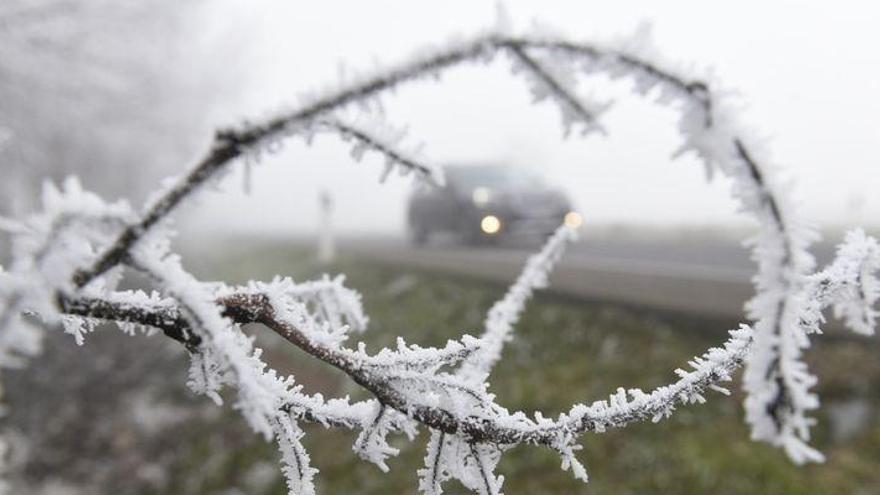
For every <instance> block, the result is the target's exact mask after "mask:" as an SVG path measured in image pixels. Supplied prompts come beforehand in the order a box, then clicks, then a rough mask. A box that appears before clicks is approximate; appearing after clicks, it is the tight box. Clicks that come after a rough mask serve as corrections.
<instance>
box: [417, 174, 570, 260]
mask: <svg viewBox="0 0 880 495" xmlns="http://www.w3.org/2000/svg"><path fill="white" fill-rule="evenodd" d="M444 170H445V174H446V185H445V186H444V187H425V186H422V187H420V188H417V189H416V190H415V191H414V193H413V195H412V196H411V197H410V200H409V211H408V225H409V231H410V236H411V238H412V240H413V241H414V242H416V243H424V242H426V241H427V240H428V237H429V236H430V235H431V234H433V233H436V232H449V233H453V234H455V235H456V236H457V238H458V239H459V240H460V241H462V242H464V243H468V244H477V243H480V242H487V241H494V240H497V239H499V238H501V237H503V236H509V235H512V234H523V235H531V236H546V235H548V234H550V233H552V232H553V231H554V230H555V229H556V228H557V227H558V226H559V225H560V224H562V223H563V222H565V223H566V224H568V225H569V226H571V227H575V228H576V227H579V226H580V223H581V217H580V215H579V214H578V213H576V212H575V211H573V209H572V206H571V201H569V199H568V197H567V196H566V195H565V193H564V192H563V191H562V190H561V189H559V188H558V187H554V186H552V185H550V184H548V183H547V181H546V180H545V179H544V176H543V175H542V174H541V173H540V172H539V171H538V170H536V169H533V168H528V167H515V166H504V165H472V166H450V167H446V168H445V169H444Z"/></svg>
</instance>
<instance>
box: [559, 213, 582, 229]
mask: <svg viewBox="0 0 880 495" xmlns="http://www.w3.org/2000/svg"><path fill="white" fill-rule="evenodd" d="M563 222H564V223H565V226H566V227H568V228H570V229H577V228H580V226H581V225H583V224H584V219H583V218H582V217H581V214H580V213H578V212H576V211H570V212H568V213H566V214H565V218H564V219H563Z"/></svg>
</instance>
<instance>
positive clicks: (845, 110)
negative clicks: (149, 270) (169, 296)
mask: <svg viewBox="0 0 880 495" xmlns="http://www.w3.org/2000/svg"><path fill="white" fill-rule="evenodd" d="M505 4H506V7H507V11H508V13H509V15H510V17H511V18H512V19H513V21H514V25H515V26H516V27H527V26H529V24H530V23H532V22H533V21H534V20H538V21H540V22H541V23H544V24H548V25H551V26H554V27H555V28H558V29H559V30H561V31H562V32H564V33H566V34H568V35H570V36H572V37H574V38H583V39H603V38H607V37H612V36H626V35H629V34H632V33H633V32H635V31H636V30H637V29H638V27H639V26H640V25H642V24H643V23H650V24H651V25H652V26H653V37H654V39H655V43H656V45H657V48H658V49H659V51H660V52H661V53H663V54H665V55H667V56H669V57H670V58H671V59H673V60H680V61H684V62H691V63H693V64H694V65H695V66H698V67H711V68H713V70H714V72H715V73H716V74H717V76H718V79H719V80H721V81H722V82H723V83H724V85H725V86H726V87H727V88H732V89H735V90H736V91H737V92H738V93H739V95H738V99H739V101H740V102H741V103H742V104H743V105H744V110H743V112H744V113H745V120H746V121H747V122H749V123H750V124H752V125H753V126H754V127H755V128H756V129H757V130H758V131H759V132H760V133H762V134H765V135H766V136H768V138H769V142H770V148H771V150H772V151H773V154H774V156H775V161H776V162H777V163H778V164H779V165H780V166H783V167H784V168H785V169H786V170H787V172H788V176H790V177H791V178H792V181H793V183H794V187H795V189H794V190H795V196H796V198H798V200H799V201H800V203H801V205H802V210H803V213H804V215H805V216H806V217H808V218H811V219H813V220H814V221H815V222H817V223H818V224H820V225H824V226H835V227H848V226H855V225H877V224H878V223H880V222H878V219H880V198H878V196H877V194H875V193H874V191H876V190H877V189H878V187H880V173H878V172H877V168H878V166H880V150H878V147H877V146H876V144H877V143H878V141H880V125H878V124H877V122H876V115H877V114H878V113H880V99H878V98H877V97H876V95H877V92H878V90H880V53H878V52H877V50H876V46H880V35H878V34H877V29H876V26H877V25H878V24H880V8H878V7H874V6H872V5H870V4H867V3H865V2H835V3H833V4H831V3H811V4H804V3H802V2H793V1H790V2H773V3H772V4H768V3H767V2H737V3H728V4H714V3H713V4H711V5H710V4H708V3H706V2H696V1H694V2H663V4H662V5H660V4H658V3H657V2H650V1H642V2H634V1H630V2H603V3H601V4H600V3H597V2H563V1H540V2H538V1H524V0H523V1H508V2H506V3H505ZM181 15H182V14H181ZM495 19H496V6H495V5H494V2H473V1H445V2H431V3H427V2H405V1H380V2H369V3H366V2H352V1H348V2H345V1H324V2H316V3H311V4H309V7H308V8H307V9H305V8H303V7H302V6H301V5H300V4H299V3H297V2H281V1H269V0H257V1H251V2H238V1H232V0H220V1H214V2H204V3H203V7H202V8H201V10H200V11H198V12H197V15H196V16H195V17H190V18H189V20H188V21H187V22H188V24H185V28H184V31H183V33H182V34H181V35H180V36H179V37H180V39H179V40H178V41H175V43H179V45H180V46H181V47H183V46H186V47H188V48H187V49H186V50H181V51H180V53H181V55H180V57H188V58H186V59H183V60H181V59H179V58H180V57H177V58H175V59H174V63H173V64H172V63H169V64H168V76H169V77H171V76H175V77H179V73H180V72H181V71H187V70H189V71H191V72H192V76H191V81H190V82H189V85H188V86H187V90H188V91H193V90H195V92H196V93H197V92H198V91H199V90H201V91H202V93H204V94H208V93H210V94H212V95H213V97H212V98H207V97H205V98H204V99H205V100H208V101H210V102H211V104H210V106H209V105H207V104H200V105H199V106H196V107H193V108H192V109H187V110H185V111H182V114H187V115H188V116H186V117H181V118H186V119H190V120H196V119H193V118H192V117H191V115H192V114H193V113H197V114H200V117H201V118H200V119H198V125H192V126H189V128H188V130H189V132H188V133H187V134H186V136H187V138H186V139H187V141H186V144H185V145H181V146H178V148H180V149H183V150H185V153H182V154H178V155H174V158H173V159H172V158H171V157H166V156H165V154H164V153H160V150H159V149H158V148H160V147H163V146H165V142H162V141H160V142H157V143H156V144H155V145H153V143H148V142H138V143H137V144H138V149H143V148H144V147H146V148H151V147H152V149H153V151H152V152H151V153H147V154H149V155H150V156H153V160H152V162H150V165H148V168H149V172H150V173H146V174H140V175H137V177H138V180H139V181H140V182H141V183H140V184H139V186H140V189H143V190H147V189H149V188H150V187H151V185H152V184H153V183H154V182H155V181H157V180H158V178H159V177H160V176H163V175H167V174H169V173H174V171H180V172H179V173H183V171H184V170H185V169H186V168H187V167H188V166H190V165H191V164H192V163H194V162H195V160H196V159H197V158H198V156H199V155H200V154H201V153H203V152H204V150H205V149H206V148H207V146H208V145H209V143H210V138H211V135H210V128H211V127H222V126H225V125H228V124H234V123H239V122H241V121H243V120H246V119H248V118H251V119H253V118H255V117H259V116H264V115H266V114H268V113H271V112H273V111H277V110H278V109H280V108H289V107H291V106H294V105H295V104H296V103H297V101H298V97H299V95H301V94H302V93H304V92H308V91H310V90H315V89H320V88H321V87H323V86H325V85H327V84H332V83H334V82H337V81H338V80H339V78H340V73H341V72H344V71H345V70H347V71H352V70H354V71H357V70H369V69H370V68H372V67H374V66H375V65H376V64H391V63H394V62H395V61H396V60H399V59H400V58H402V57H405V56H406V55H408V54H410V53H412V52H413V51H414V50H416V49H418V48H420V47H424V46H432V45H437V44H442V43H444V42H445V41H446V40H449V39H450V38H452V37H455V36H457V35H461V36H467V35H468V34H470V33H474V32H476V31H477V30H479V29H482V28H485V27H488V26H492V25H493V24H494V23H495ZM126 22H130V21H126ZM122 31H123V32H124V31H125V30H124V29H123V30H122ZM194 45H197V46H198V47H199V49H198V50H194V49H192V46H194ZM166 50H167V47H166ZM218 66H219V67H218ZM340 68H343V70H341V69H340ZM218 88H222V91H218ZM585 89H586V90H587V91H592V92H593V94H595V95H597V96H599V97H601V98H609V99H613V100H614V102H615V103H614V106H613V107H612V108H611V110H610V111H609V112H607V113H606V114H605V115H604V119H603V123H604V125H605V127H606V128H607V129H608V131H609V135H608V136H596V135H593V136H589V137H588V138H586V139H582V138H581V137H580V136H572V137H570V138H568V139H563V136H562V134H563V132H562V128H561V125H560V122H559V120H560V119H559V115H558V110H557V109H556V108H555V107H554V106H553V105H551V104H549V103H546V102H545V103H540V104H537V105H533V104H532V103H531V101H530V95H529V92H528V90H527V87H526V84H525V83H524V82H523V81H522V80H521V79H520V78H514V77H511V75H510V71H509V67H508V66H507V64H506V63H505V60H504V59H503V57H499V58H497V59H496V61H495V62H494V63H493V64H492V65H487V66H483V65H468V66H465V67H462V68H459V69H455V70H452V71H450V72H448V73H447V75H445V76H444V77H443V78H442V80H440V81H437V82H434V81H424V82H418V83H415V84H411V85H407V86H405V87H403V88H401V89H400V90H399V91H397V92H396V93H395V94H394V95H392V96H390V97H389V98H388V99H387V100H386V111H387V115H388V120H389V121H391V122H392V123H394V124H397V125H406V126H408V127H409V139H410V140H412V141H413V142H422V143H424V145H425V156H426V157H427V158H429V159H431V160H433V161H435V162H438V163H448V162H456V163H461V162H465V163H469V162H473V163H480V162H500V163H509V164H511V165H527V166H535V167H540V168H541V169H543V170H545V171H546V173H547V174H548V176H549V177H550V179H551V180H552V181H554V182H556V183H558V184H561V185H562V186H563V187H564V188H565V189H566V190H567V191H568V193H569V195H570V196H571V197H572V199H573V201H574V202H575V204H576V205H577V207H578V209H579V210H581V211H582V212H583V214H584V216H585V218H586V219H587V221H588V222H592V223H593V224H627V225H642V226H646V225H647V226H659V227H666V226H677V225H692V226H693V225H696V226H706V225H721V226H728V225H739V224H742V223H744V222H745V220H744V219H742V218H741V217H739V216H738V215H737V214H736V212H735V209H734V205H733V203H732V202H731V201H730V200H729V199H728V184H727V183H726V182H724V181H723V180H719V179H717V178H716V179H715V180H714V181H713V182H712V183H711V184H708V185H707V184H706V181H705V173H704V171H703V168H702V166H701V165H700V164H698V163H697V161H696V160H694V159H693V158H692V157H687V156H686V157H683V158H680V159H677V160H673V159H672V158H671V155H672V153H673V152H674V150H675V149H676V148H677V146H678V142H679V137H678V133H677V131H676V127H675V126H676V115H675V114H674V112H673V111H671V110H669V109H666V108H663V107H660V106H658V105H656V104H654V103H652V102H650V101H646V100H643V99H641V98H639V97H636V96H632V95H630V93H629V91H628V86H627V83H615V84H609V83H608V82H607V81H605V80H603V79H601V78H600V79H595V80H591V81H589V84H588V85H587V86H585ZM217 94H220V95H221V96H219V97H218V96H217ZM201 96H204V95H200V98H201ZM175 97H176V100H175V99H174V98H175ZM169 98H171V100H167V99H166V100H165V101H166V104H167V101H177V100H192V98H191V97H190V96H189V94H182V93H177V94H176V95H175V96H173V97H169ZM147 104H149V103H147ZM175 104H176V103H175ZM131 115H132V118H134V116H135V115H136V114H134V113H131ZM208 116H209V117H210V120H211V121H214V123H213V124H211V123H209V122H205V120H206V119H207V118H208ZM175 118H176V117H175ZM117 120H118V119H117ZM178 120H180V119H178ZM166 128H170V127H168V126H166ZM195 131H197V132H195ZM169 132H170V133H176V134H178V135H181V134H183V133H179V132H177V131H173V130H170V131H169ZM119 136H120V137H119V138H118V139H119V140H121V139H128V140H136V141H137V140H139V141H143V140H147V139H152V137H151V136H150V135H144V134H137V133H128V134H126V133H120V134H119ZM198 136H201V137H198ZM114 139H115V138H114ZM117 145H118V143H117ZM347 149H348V148H347V146H345V144H344V143H341V142H340V141H339V140H338V139H336V138H332V137H319V138H318V139H317V140H316V141H315V143H314V144H313V145H312V146H311V147H308V146H306V145H305V144H304V143H303V142H302V141H301V140H292V141H290V142H288V143H287V144H286V145H285V146H284V148H283V149H282V150H281V151H279V152H278V153H276V154H274V155H272V156H269V157H266V159H265V160H263V161H262V163H261V164H260V165H258V166H257V167H255V169H254V170H253V172H254V173H253V180H252V187H251V190H250V194H245V192H244V191H243V187H242V186H241V184H242V182H243V178H242V176H241V165H237V166H236V169H235V170H234V171H233V173H231V174H230V175H229V176H228V177H227V179H226V180H225V182H224V183H223V185H222V186H221V189H222V192H223V194H216V193H210V194H207V195H204V196H202V198H201V200H200V201H199V202H198V204H195V205H189V206H188V207H187V208H186V209H185V210H184V211H183V212H182V216H183V217H184V222H185V223H186V225H187V226H188V227H187V228H188V229H206V230H211V231H216V230H218V229H222V230H232V231H242V232H250V231H262V232H276V233H282V234H283V233H288V232H289V233H293V234H297V233H308V232H311V231H312V230H314V228H315V224H316V222H317V218H318V215H317V207H318V206H317V205H318V196H319V192H320V191H321V190H327V191H328V192H330V194H331V195H332V197H333V198H334V201H335V205H336V210H335V216H334V223H335V225H336V226H337V227H338V229H339V230H342V231H350V232H354V231H357V232H364V231H370V232H373V231H380V232H386V233H394V232H401V231H402V228H403V226H404V211H405V203H406V197H407V194H408V191H409V190H410V187H411V179H409V178H398V177H392V178H390V179H389V180H388V182H387V183H386V184H384V185H380V184H379V183H378V177H379V174H380V172H381V169H382V163H381V160H380V159H379V158H377V157H371V156H370V155H369V154H368V155H367V157H366V158H365V160H364V161H363V162H362V163H358V164H353V162H352V160H351V159H350V157H349V156H348V151H347ZM142 155H143V154H142ZM159 155H162V159H161V160H159V159H158V158H156V157H157V156H159ZM178 156H180V158H177V157H178ZM184 157H188V158H189V160H187V159H185V158H184ZM178 159H179V160H180V162H179V163H177V162H176V160H178ZM155 162H161V165H155ZM125 166H126V165H120V167H125ZM129 167H130V168H131V169H135V168H136V167H137V166H136V165H129ZM60 169H62V170H64V171H65V172H66V173H76V172H78V169H77V168H76V167H75V166H66V167H65V166H64V165H62V166H60ZM55 175H57V174H55ZM89 179H92V178H91V177H90V178H89ZM86 185H87V186H89V185H90V184H86ZM98 189H100V187H98ZM114 191H115V192H117V193H118V194H126V193H127V191H126V190H122V189H119V190H114Z"/></svg>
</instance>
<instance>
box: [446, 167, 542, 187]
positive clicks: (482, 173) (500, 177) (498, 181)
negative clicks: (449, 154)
mask: <svg viewBox="0 0 880 495" xmlns="http://www.w3.org/2000/svg"><path fill="white" fill-rule="evenodd" d="M446 177H447V178H448V180H449V182H450V183H451V184H455V185H457V186H459V187H461V188H463V189H476V188H478V187H490V188H494V189H506V188H519V187H535V186H540V185H542V184H544V177H543V176H542V175H541V173H540V172H538V171H537V170H535V169H532V168H526V167H513V166H503V165H479V166H471V167H449V168H447V169H446Z"/></svg>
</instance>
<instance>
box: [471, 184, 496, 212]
mask: <svg viewBox="0 0 880 495" xmlns="http://www.w3.org/2000/svg"><path fill="white" fill-rule="evenodd" d="M491 199H492V190H491V189H489V188H488V187H477V188H475V189H474V190H473V192H471V200H473V202H474V204H475V205H477V206H479V207H483V206H486V205H487V204H489V200H491Z"/></svg>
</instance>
